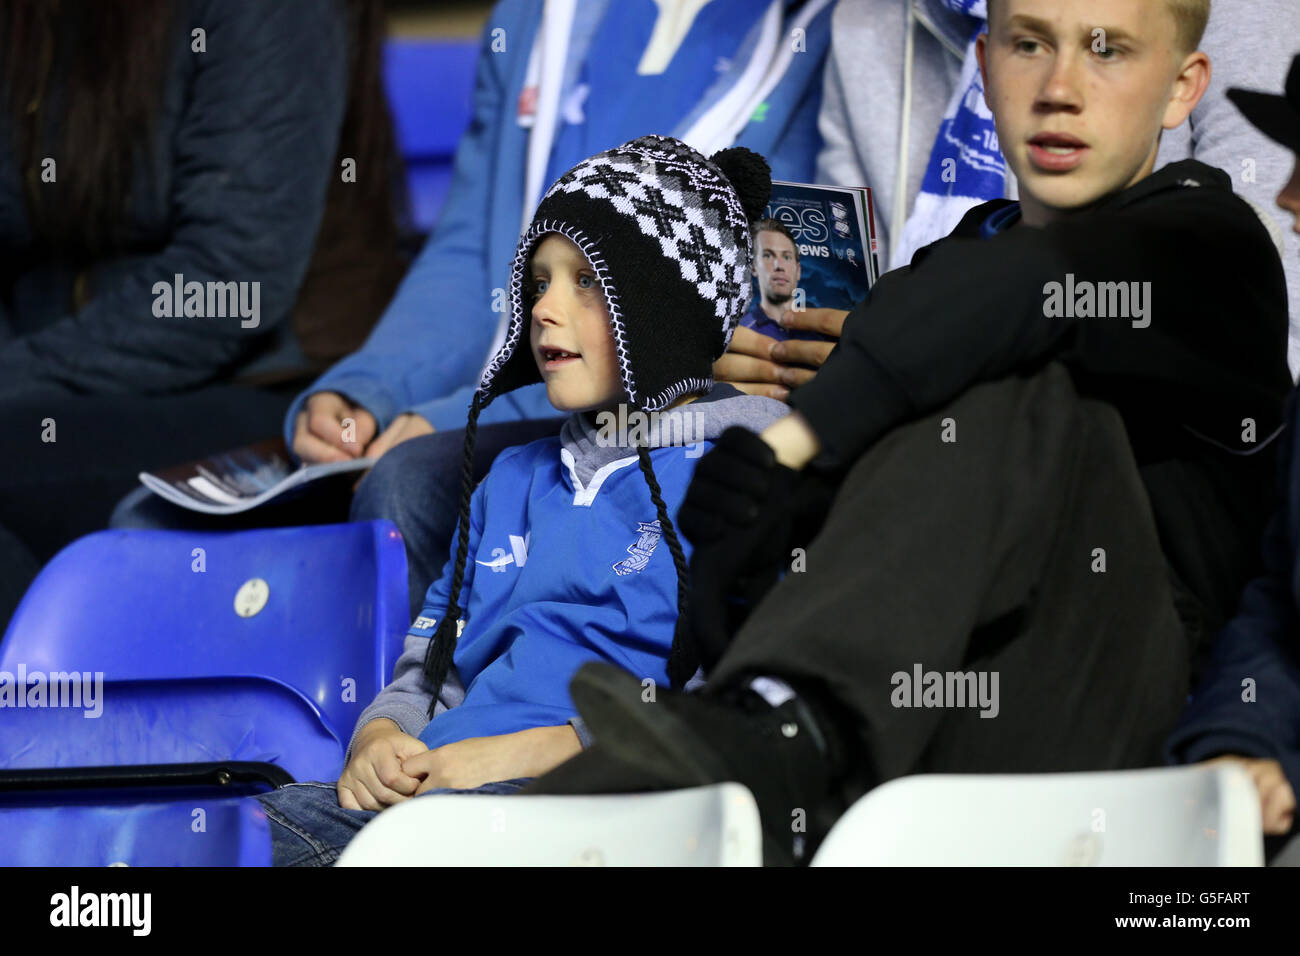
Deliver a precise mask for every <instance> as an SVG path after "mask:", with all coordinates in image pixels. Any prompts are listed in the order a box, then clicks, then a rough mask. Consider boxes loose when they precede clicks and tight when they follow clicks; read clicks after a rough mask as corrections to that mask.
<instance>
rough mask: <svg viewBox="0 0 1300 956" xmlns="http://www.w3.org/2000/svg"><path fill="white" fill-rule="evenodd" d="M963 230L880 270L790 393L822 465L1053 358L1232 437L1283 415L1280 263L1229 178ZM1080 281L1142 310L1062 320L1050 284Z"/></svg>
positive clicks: (1264, 428)
mask: <svg viewBox="0 0 1300 956" xmlns="http://www.w3.org/2000/svg"><path fill="white" fill-rule="evenodd" d="M1188 166H1189V167H1191V168H1189V169H1188V171H1187V172H1188V174H1189V175H1190V174H1193V173H1197V172H1199V173H1201V174H1209V172H1210V171H1208V170H1205V169H1204V168H1202V167H1199V166H1197V165H1196V164H1188ZM1214 175H1216V176H1221V175H1222V174H1219V173H1217V172H1215V173H1214ZM976 215H977V214H976V213H974V212H973V213H972V214H971V215H970V216H968V221H970V220H971V218H972V217H974V216H976ZM979 218H981V219H982V215H980V216H979ZM965 226H966V223H963V227H965ZM963 227H959V228H958V230H957V232H956V233H954V236H953V237H950V238H948V239H945V240H941V241H940V242H938V243H935V244H934V245H932V246H929V247H927V248H926V249H923V250H921V251H920V252H919V253H918V254H917V257H916V258H915V259H914V260H913V263H912V265H911V266H910V267H909V268H907V269H899V270H896V271H894V272H891V273H887V274H886V275H884V276H882V277H881V279H880V280H879V281H878V282H877V283H876V285H875V287H874V288H873V289H872V292H871V294H870V295H869V297H868V298H867V299H866V300H864V301H863V302H861V303H859V304H858V306H856V307H855V308H854V309H853V311H852V312H851V313H850V314H849V317H848V318H847V319H846V320H845V324H844V334H843V337H842V338H841V339H840V342H839V344H838V345H837V346H836V348H835V350H834V351H833V352H832V353H831V355H830V357H829V358H828V359H827V360H826V363H825V365H823V367H822V369H821V370H820V371H819V372H818V373H817V376H816V378H814V379H813V380H812V381H811V382H809V383H808V384H807V385H805V386H803V387H801V388H799V389H796V390H795V392H794V393H793V394H792V395H791V397H790V404H791V405H792V406H793V407H794V408H795V409H796V410H798V411H799V412H800V413H802V414H803V416H804V417H805V419H806V420H807V421H808V423H809V424H810V426H811V427H812V429H813V431H814V432H815V433H816V434H817V436H818V438H819V439H820V441H821V443H822V446H823V449H824V454H823V458H822V459H821V461H822V462H823V463H825V464H829V465H837V464H845V463H848V462H851V461H853V460H855V459H856V458H857V457H858V456H859V455H861V454H862V452H864V451H865V450H866V449H867V448H868V447H870V446H871V445H872V444H873V443H874V442H875V441H876V440H877V439H878V438H879V437H880V436H882V435H883V434H884V433H885V432H887V431H889V430H890V429H891V428H893V427H894V426H896V425H899V424H901V423H903V422H904V421H908V420H911V419H913V418H916V417H919V416H920V415H922V414H925V413H927V412H929V411H931V410H933V409H935V408H938V407H940V406H942V405H943V404H945V403H947V402H949V401H951V400H953V399H954V398H956V397H957V396H958V395H960V394H961V393H962V392H963V391H965V390H966V389H968V388H969V387H971V386H972V385H974V384H976V383H978V382H983V381H992V380H995V379H997V378H1000V377H1003V376H1006V375H1008V374H1012V373H1013V372H1015V371H1017V370H1019V369H1022V368H1028V367H1032V366H1033V365H1035V364H1037V363H1041V362H1042V361H1045V360H1047V359H1049V358H1053V357H1059V358H1060V359H1061V360H1062V361H1064V362H1065V364H1066V365H1067V366H1069V367H1070V368H1071V370H1072V371H1074V372H1076V373H1080V374H1081V375H1082V376H1084V377H1087V378H1088V379H1089V380H1090V381H1093V382H1094V383H1102V384H1101V387H1099V388H1096V389H1094V390H1093V394H1096V395H1098V396H1099V397H1102V398H1104V399H1109V398H1110V397H1112V396H1111V394H1108V393H1107V391H1106V387H1105V383H1107V382H1110V383H1112V387H1113V388H1114V392H1113V394H1114V397H1115V399H1116V401H1115V404H1117V405H1119V406H1121V407H1122V405H1123V396H1122V394H1120V392H1119V389H1120V388H1122V384H1120V385H1116V384H1115V383H1123V382H1124V381H1125V380H1127V382H1128V384H1129V387H1133V383H1135V382H1137V383H1140V384H1141V386H1142V388H1143V400H1144V401H1148V402H1150V401H1159V402H1161V403H1164V404H1167V406H1168V407H1169V409H1170V410H1171V411H1170V414H1171V415H1174V414H1177V415H1178V418H1177V419H1175V420H1178V421H1181V422H1183V423H1185V424H1187V425H1188V426H1189V427H1192V428H1194V429H1196V430H1197V431H1199V432H1200V433H1201V434H1203V435H1207V436H1211V437H1214V438H1215V439H1216V440H1222V441H1223V442H1224V443H1225V444H1229V445H1230V446H1232V447H1236V446H1237V444H1238V443H1239V441H1240V433H1241V421H1242V419H1243V418H1253V419H1254V420H1255V421H1256V422H1258V423H1259V431H1260V433H1261V434H1268V433H1269V432H1270V431H1272V430H1273V429H1274V428H1276V426H1277V425H1278V424H1279V423H1280V419H1281V407H1282V399H1283V398H1284V397H1285V395H1286V393H1287V390H1288V389H1289V387H1290V377H1289V375H1288V374H1287V372H1286V368H1285V362H1284V359H1285V349H1284V343H1285V336H1286V288H1285V282H1284V279H1283V275H1282V267H1281V263H1280V262H1279V261H1278V257H1277V253H1276V250H1275V248H1274V246H1273V243H1272V241H1271V239H1270V238H1269V236H1268V233H1267V231H1266V230H1265V229H1264V227H1263V225H1262V224H1261V223H1260V221H1259V219H1258V218H1257V217H1256V215H1255V214H1254V213H1253V212H1252V211H1251V210H1250V208H1249V207H1248V206H1247V205H1245V204H1244V203H1242V202H1241V201H1240V200H1239V199H1237V198H1236V197H1235V196H1233V195H1232V193H1231V192H1230V191H1228V190H1227V189H1226V188H1224V187H1221V186H1215V185H1207V186H1203V187H1200V188H1193V187H1190V186H1188V187H1176V188H1170V189H1165V190H1164V191H1163V192H1161V193H1158V194H1156V195H1153V196H1147V197H1145V198H1140V199H1135V200H1133V201H1132V202H1131V203H1129V204H1128V205H1126V206H1122V207H1119V208H1116V209H1107V210H1097V211H1095V212H1091V213H1088V214H1085V215H1081V216H1080V217H1078V218H1077V219H1074V220H1066V221H1062V222H1058V223H1054V224H1052V225H1049V226H1047V227H1046V228H1042V229H1037V228H1032V227H1028V226H1017V227H1014V228H1012V229H1010V230H1008V231H1006V232H1005V233H1002V234H1000V235H997V236H994V237H992V238H989V239H981V238H966V237H965V236H960V234H961V233H962V232H963ZM959 236H960V237H959ZM1198 263H1199V264H1201V265H1200V267H1198V266H1197V264H1198ZM1085 281H1086V282H1090V283H1092V284H1093V285H1094V287H1095V286H1099V285H1100V284H1103V283H1107V284H1109V283H1125V284H1131V283H1133V282H1137V283H1138V284H1139V290H1140V291H1141V292H1142V296H1143V298H1144V300H1145V301H1144V308H1145V313H1146V314H1145V316H1144V317H1142V318H1137V317H1134V318H1133V319H1132V320H1130V319H1126V318H1113V317H1112V318H1086V319H1085V318H1070V317H1067V315H1066V314H1065V313H1064V312H1063V300H1064V298H1065V296H1064V295H1060V296H1055V295H1054V294H1053V293H1054V290H1058V289H1059V290H1063V289H1064V288H1067V287H1070V286H1071V285H1077V284H1078V283H1080V282H1085ZM1054 299H1055V305H1054V303H1053V300H1054ZM1228 315H1231V316H1233V327H1232V333H1231V334H1226V333H1225V331H1224V327H1223V324H1222V321H1223V317H1224V316H1228ZM1152 386H1155V387H1154V388H1153V387H1152ZM845 408H852V409H854V410H855V414H853V415H845V414H844V413H843V409H845Z"/></svg>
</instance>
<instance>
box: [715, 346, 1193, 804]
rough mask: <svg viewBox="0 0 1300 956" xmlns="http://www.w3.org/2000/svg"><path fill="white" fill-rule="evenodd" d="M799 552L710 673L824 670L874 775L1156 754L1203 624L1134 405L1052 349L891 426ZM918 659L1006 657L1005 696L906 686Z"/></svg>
mask: <svg viewBox="0 0 1300 956" xmlns="http://www.w3.org/2000/svg"><path fill="white" fill-rule="evenodd" d="M945 426H951V428H950V429H949V437H954V436H953V431H954V430H955V438H956V440H955V441H944V440H943V438H944V432H945ZM1098 549H1102V550H1098ZM1102 551H1104V562H1105V564H1104V568H1105V570H1104V571H1103V570H1100V569H1101V568H1102V564H1101V563H1100V562H1101V560H1102V559H1103V554H1102ZM806 562H807V564H806V570H804V571H802V572H799V573H791V574H789V575H787V576H786V577H785V578H784V580H782V581H781V583H780V584H779V585H777V586H776V587H775V588H774V589H773V590H772V591H770V592H769V593H768V594H767V596H766V597H765V598H764V600H763V601H762V602H760V604H759V605H758V606H757V607H756V608H755V609H754V612H753V614H752V615H751V617H750V618H749V620H748V621H746V623H745V625H744V626H743V627H742V628H741V629H740V631H739V632H738V633H737V635H736V637H735V640H734V643H733V644H732V645H731V646H730V648H729V649H728V651H727V653H726V655H725V656H724V657H723V659H722V661H721V663H720V665H719V667H718V668H717V669H716V671H715V672H714V673H713V674H711V675H710V681H711V682H714V683H718V684H723V683H727V682H728V681H730V680H734V679H736V678H738V677H740V676H743V675H746V674H769V675H775V676H780V677H786V678H788V679H790V680H791V681H796V679H797V678H802V679H804V680H805V681H807V682H809V683H813V684H816V685H820V686H821V687H822V688H824V689H825V690H826V691H828V692H829V695H830V699H831V700H832V701H834V702H837V703H838V704H839V705H840V707H841V709H842V711H843V713H844V715H845V716H846V719H847V721H848V723H849V726H850V731H851V732H850V736H851V737H856V742H857V743H860V744H861V745H862V747H863V748H864V749H863V752H862V754H861V755H860V756H861V757H862V759H864V760H865V761H866V763H867V765H868V768H869V770H870V775H871V776H872V778H873V780H872V783H879V782H883V781H884V780H887V779H891V778H893V777H897V776H900V775H904V774H909V773H918V772H981V773H992V772H1034V771H1071V770H1078V771H1081V770H1105V769H1119V768H1126V767H1139V766H1146V765H1152V764H1155V763H1159V757H1158V754H1159V750H1160V744H1161V742H1162V741H1163V739H1164V737H1165V735H1166V734H1167V733H1168V732H1169V730H1170V729H1171V728H1172V727H1173V725H1174V723H1175V721H1176V720H1177V717H1178V715H1179V713H1180V711H1181V710H1182V707H1183V705H1184V703H1185V701H1186V698H1187V693H1188V682H1189V656H1190V648H1189V643H1188V638H1187V636H1186V634H1185V629H1184V627H1183V626H1182V623H1181V621H1180V619H1179V616H1178V614H1177V613H1176V612H1175V605H1174V598H1173V592H1172V588H1171V584H1170V580H1169V576H1168V571H1167V568H1166V564H1165V560H1164V558H1163V555H1162V553H1161V549H1160V544H1159V542H1158V540H1157V537H1156V531H1155V526H1154V522H1153V519H1152V516H1151V508H1150V504H1149V500H1148V498H1147V495H1146V492H1145V489H1144V487H1143V485H1142V482H1141V480H1140V478H1139V475H1138V472H1137V468H1136V466H1135V464H1134V461H1133V457H1132V452H1131V449H1130V446H1129V443H1128V439H1127V436H1126V434H1125V430H1124V426H1123V424H1122V422H1121V420H1120V418H1119V416H1118V415H1117V413H1116V412H1115V411H1114V410H1113V409H1112V408H1111V407H1110V406H1108V405H1104V404H1101V403H1097V402H1091V401H1085V400H1081V399H1080V398H1079V397H1078V396H1077V394H1076V393H1075V391H1074V388H1073V384H1072V382H1071V380H1070V377H1069V375H1068V373H1067V372H1066V371H1065V370H1064V369H1063V368H1062V367H1060V366H1059V365H1049V366H1047V367H1046V368H1045V369H1044V370H1043V371H1041V372H1040V373H1038V374H1035V375H1032V376H1029V377H1023V378H1009V379H1005V380H1002V381H999V382H995V383H991V384H986V385H980V386H977V387H975V388H972V389H971V390H970V391H968V392H967V393H965V394H964V395H963V396H962V397H961V398H960V399H958V400H957V401H956V402H955V403H953V404H952V405H950V406H948V407H947V408H945V409H944V410H943V411H941V412H939V413H937V414H934V415H930V416H928V417H926V418H923V419H921V420H919V421H916V422H913V423H911V424H908V425H906V426H904V427H901V428H898V429H896V430H894V431H893V432H891V433H890V434H889V435H888V436H886V437H885V438H884V439H883V440H881V441H880V442H879V443H878V444H876V445H875V446H874V447H872V448H871V449H870V450H869V451H868V452H867V453H866V454H864V455H863V456H862V458H861V459H860V460H858V461H857V462H856V464H855V465H854V466H853V467H852V469H851V470H850V471H849V472H848V474H847V477H846V479H845V480H844V482H843V485H842V486H841V488H840V490H839V492H838V496H837V498H836V500H835V502H834V504H833V506H832V508H831V511H830V512H829V515H828V518H827V520H826V523H825V525H824V526H823V528H822V530H821V531H820V533H819V535H818V536H817V537H816V538H815V539H814V540H813V541H812V542H811V544H810V546H809V547H808V549H807V556H806ZM916 665H920V668H921V671H922V673H924V672H930V671H933V672H939V673H941V674H943V673H946V672H976V673H977V674H978V673H979V672H983V673H984V674H985V676H986V678H991V675H993V674H996V675H997V678H998V682H997V689H998V695H997V697H998V700H997V709H996V716H990V717H981V716H980V710H981V708H977V707H974V706H966V707H960V706H955V705H954V699H953V698H951V697H949V698H946V699H944V701H943V702H944V703H945V704H946V706H935V707H926V706H920V707H917V706H911V707H903V706H898V704H899V703H900V701H901V700H905V701H908V702H915V700H916V696H915V695H916V694H917V693H919V692H917V691H913V690H911V688H907V687H905V685H904V684H903V683H902V682H901V681H900V680H899V679H898V675H902V674H905V675H908V677H909V679H910V678H912V677H913V676H914V675H915V674H916ZM968 686H969V685H968ZM986 686H991V679H990V680H988V681H987V683H986ZM904 691H909V692H908V693H906V695H905V696H904ZM982 709H984V710H986V711H989V712H991V710H992V709H991V708H982Z"/></svg>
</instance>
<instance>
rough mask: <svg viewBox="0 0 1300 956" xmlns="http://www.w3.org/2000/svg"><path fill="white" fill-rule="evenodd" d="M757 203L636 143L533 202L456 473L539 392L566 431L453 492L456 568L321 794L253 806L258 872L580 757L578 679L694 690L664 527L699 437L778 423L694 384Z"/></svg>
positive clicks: (296, 790) (752, 171)
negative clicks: (561, 416)
mask: <svg viewBox="0 0 1300 956" xmlns="http://www.w3.org/2000/svg"><path fill="white" fill-rule="evenodd" d="M770 188H771V187H770V181H769V174H768V170H767V165H766V163H765V162H764V161H763V160H762V158H761V157H759V156H758V155H757V154H755V153H751V152H749V151H748V150H744V149H732V150H724V151H723V152H721V153H718V154H717V155H715V156H714V157H713V159H712V160H706V159H705V158H704V157H703V156H701V155H700V154H698V153H696V152H695V151H694V150H692V149H691V148H690V147H688V146H686V145H685V144H684V143H681V142H679V141H677V140H673V139H669V138H665V137H658V136H648V137H642V138H640V139H637V140H633V141H632V142H630V143H627V144H625V145H623V146H620V147H618V148H616V149H613V150H610V151H608V152H605V153H601V154H599V155H597V156H594V157H592V158H591V159H588V160H586V161H584V162H582V163H580V164H579V165H578V166H576V167H574V168H573V169H572V170H570V171H569V172H567V173H566V174H565V175H564V176H562V177H560V179H559V180H558V181H557V182H556V183H555V184H554V185H553V186H552V187H551V189H550V190H549V191H548V192H547V194H546V196H545V197H544V198H543V200H542V202H541V204H540V205H539V207H538V209H537V213H536V216H535V218H534V220H533V223H532V226H531V227H530V228H529V230H528V231H527V232H526V233H525V234H524V236H523V238H522V239H521V240H520V243H519V247H518V252H517V254H516V256H515V261H514V265H513V268H512V273H511V277H510V307H511V316H510V323H509V326H508V328H507V330H506V336H505V342H504V344H503V345H502V346H501V348H500V349H499V351H498V352H497V353H496V355H495V357H494V358H493V360H492V362H491V363H490V364H489V365H488V367H487V369H486V370H485V371H484V373H483V376H482V379H481V382H480V385H479V388H478V391H477V392H476V394H475V396H474V400H473V404H472V406H471V409H470V418H469V424H468V426H467V428H466V440H465V463H466V465H465V472H464V473H465V474H466V475H468V469H469V462H470V461H471V460H472V455H473V444H474V436H475V430H476V423H477V419H478V415H479V413H480V411H481V410H482V409H483V408H484V407H486V405H487V404H489V403H490V402H491V401H492V399H493V398H495V397H496V396H498V395H500V394H502V393H505V392H508V391H510V390H512V389H515V388H519V387H521V386H523V385H526V384H529V383H531V382H535V381H539V380H541V381H544V382H545V385H546V392H547V397H548V398H549V400H550V402H551V404H552V405H554V406H555V407H556V408H557V409H559V410H561V411H565V412H571V413H572V415H571V417H570V418H569V419H567V420H566V422H565V424H564V427H563V430H562V431H561V433H560V435H559V436H558V437H556V438H548V439H543V440H541V441H536V442H533V443H531V444H528V445H524V446H522V447H518V448H513V449H508V450H507V451H505V452H502V453H501V455H500V456H499V457H498V458H497V460H496V462H495V463H494V464H493V466H492V469H491V470H490V472H489V473H488V476H487V478H486V479H485V480H484V481H483V482H482V484H480V485H479V487H478V488H477V489H471V488H470V486H469V482H468V478H466V480H465V483H464V486H463V488H462V504H461V520H460V524H459V533H458V535H457V539H456V541H454V542H453V545H454V548H453V551H454V558H453V560H452V561H450V562H449V563H448V564H447V566H446V568H445V570H444V572H443V575H442V577H441V579H440V580H438V581H437V582H435V583H434V584H433V585H432V586H431V587H430V588H429V591H428V594H427V596H426V598H425V604H424V610H423V612H422V613H421V615H420V616H419V617H418V618H417V619H416V621H415V623H414V624H413V625H412V626H411V630H410V632H409V633H408V635H407V641H406V648H405V651H404V653H403V654H402V656H401V658H400V659H399V660H398V662H397V666H396V674H395V677H394V680H393V682H392V683H391V684H390V685H389V686H388V687H387V688H385V689H384V691H383V692H382V693H381V694H380V695H379V696H378V697H377V698H376V699H375V701H374V702H373V703H372V704H371V705H370V706H369V707H368V708H366V710H365V711H364V712H363V713H362V715H361V717H360V719H359V720H358V724H357V730H356V732H355V734H354V736H353V739H352V742H351V745H350V747H349V749H348V755H347V758H346V768H345V769H344V772H343V775H342V776H341V777H340V778H339V781H338V783H337V784H336V785H330V784H322V783H306V784H298V785H292V786H289V787H285V788H283V789H281V790H278V791H276V792H274V793H271V794H268V795H266V796H264V797H262V798H260V799H261V800H262V803H263V805H264V806H265V808H266V812H267V816H268V818H269V820H270V822H271V828H272V843H273V856H274V862H275V863H276V864H277V865H295V864H305V865H325V864H329V863H332V862H333V861H334V860H335V859H336V858H337V856H338V854H339V852H341V850H342V848H343V847H344V846H345V845H346V844H347V842H348V841H349V840H350V839H351V837H352V836H353V835H354V834H355V832H356V831H357V830H358V829H359V828H360V827H361V826H362V825H364V824H365V822H366V821H367V820H369V819H370V818H371V817H372V816H373V815H374V813H375V812H378V811H380V810H382V809H383V808H384V807H387V806H391V805H393V804H395V803H397V802H400V801H401V800H405V799H407V798H409V797H412V796H418V795H420V794H424V793H430V792H436V791H439V790H472V789H486V790H490V791H492V792H511V791H512V790H516V789H518V788H519V786H521V785H522V783H521V781H526V780H527V779H528V778H531V777H533V776H536V775H537V774H540V773H543V772H545V771H546V770H548V769H550V768H551V767H553V766H555V765H556V764H558V763H560V762H561V761H563V760H564V759H566V758H567V757H569V756H571V755H572V754H574V753H576V752H577V751H579V750H580V749H581V746H582V743H584V742H586V735H585V730H584V728H583V726H582V724H581V722H580V721H576V720H575V717H576V713H575V710H574V708H573V705H572V703H571V701H570V698H569V693H568V683H569V680H570V678H571V677H572V675H573V673H574V671H576V670H577V668H578V667H579V666H580V665H581V664H582V663H584V662H587V661H604V662H608V663H610V664H611V665H613V666H616V667H619V668H622V669H626V670H627V671H628V673H630V674H634V675H636V680H637V681H638V682H640V681H643V680H646V679H650V680H653V681H654V682H655V683H656V684H657V685H661V686H668V685H669V684H672V685H675V686H678V687H681V686H684V685H686V684H687V683H688V682H689V681H690V679H691V678H692V677H693V676H694V675H695V673H696V671H697V669H698V665H697V663H696V662H695V660H694V656H693V654H692V652H691V649H690V647H689V646H686V645H684V644H682V642H681V641H679V640H675V638H674V630H675V625H676V621H677V619H678V611H679V606H680V603H681V600H682V597H683V595H684V594H685V580H684V574H685V570H686V552H685V550H684V549H683V548H682V546H681V544H680V543H679V542H678V540H677V536H676V533H675V530H674V528H673V524H672V520H671V517H670V511H671V510H673V509H675V507H676V506H677V505H678V504H679V503H680V501H681V499H682V496H683V495H684V493H685V490H686V486H687V482H688V480H689V478H690V474H691V471H692V470H693V468H694V465H695V458H697V457H698V456H699V454H700V453H701V452H702V449H703V448H706V447H708V446H709V445H710V444H711V442H712V440H713V439H714V438H716V437H717V436H718V435H720V434H721V433H722V432H723V431H724V430H726V429H727V428H730V427H737V426H739V427H742V428H749V429H755V430H761V429H762V428H763V427H765V426H766V425H768V424H769V423H770V422H772V421H774V420H775V419H776V418H777V417H779V416H780V415H781V414H783V413H784V406H783V405H781V404H780V403H779V402H776V401H773V400H771V399H767V398H761V397H756V396H748V395H743V394H741V393H740V392H739V391H737V390H736V389H734V388H732V387H730V386H725V385H719V386H717V387H713V381H712V363H713V361H714V360H715V359H716V358H717V357H718V356H719V355H721V354H722V352H723V350H724V349H725V348H726V345H727V340H728V339H729V338H730V336H731V333H732V331H733V330H734V329H735V327H736V324H737V322H738V321H739V319H740V316H741V315H742V314H743V313H744V311H745V307H746V305H747V302H748V299H749V294H750V293H749V266H750V261H751V255H752V253H751V244H750V235H749V220H750V219H751V218H753V217H757V216H758V215H759V214H761V211H762V209H763V206H764V204H765V203H766V201H767V196H768V192H769V190H770ZM692 399H694V400H693V401H692ZM671 446H683V447H671ZM471 491H472V495H471ZM661 545H662V546H661ZM665 550H666V551H668V552H670V553H664V552H665ZM466 595H468V601H467V602H466V603H462V601H463V600H464V598H465V596H466ZM453 655H454V656H453ZM336 794H337V798H336Z"/></svg>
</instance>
